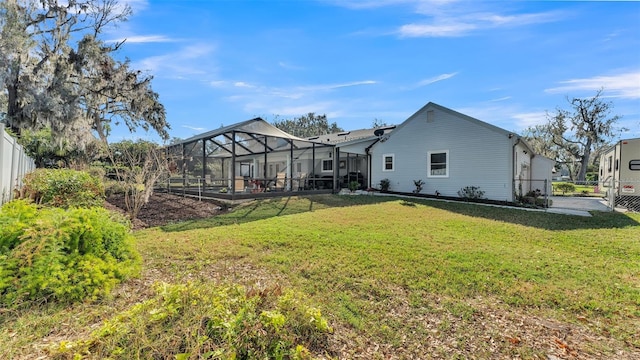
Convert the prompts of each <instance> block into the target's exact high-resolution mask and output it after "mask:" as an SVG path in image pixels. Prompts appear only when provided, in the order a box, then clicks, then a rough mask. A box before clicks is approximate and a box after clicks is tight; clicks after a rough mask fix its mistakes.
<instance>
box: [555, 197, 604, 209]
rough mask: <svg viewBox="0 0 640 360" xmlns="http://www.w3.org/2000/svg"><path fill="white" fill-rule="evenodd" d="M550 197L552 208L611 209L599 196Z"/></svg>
mask: <svg viewBox="0 0 640 360" xmlns="http://www.w3.org/2000/svg"><path fill="white" fill-rule="evenodd" d="M550 199H551V200H553V204H552V205H551V208H552V209H553V208H557V209H572V210H584V211H591V210H597V211H611V210H610V209H609V207H607V205H606V201H605V200H603V199H602V198H599V197H578V196H576V197H573V196H551V197H550Z"/></svg>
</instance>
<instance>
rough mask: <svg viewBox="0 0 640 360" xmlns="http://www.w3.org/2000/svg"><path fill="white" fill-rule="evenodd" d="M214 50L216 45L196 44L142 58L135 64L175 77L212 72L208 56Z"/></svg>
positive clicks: (140, 67) (138, 66)
mask: <svg viewBox="0 0 640 360" xmlns="http://www.w3.org/2000/svg"><path fill="white" fill-rule="evenodd" d="M213 50H214V47H213V46H211V45H209V44H195V45H190V46H186V47H183V48H181V49H179V50H178V51H175V52H172V53H168V54H164V55H158V56H151V57H148V58H145V59H142V60H140V61H138V62H136V64H134V65H135V67H136V68H138V69H142V70H143V71H149V72H151V73H153V74H156V75H158V74H163V75H165V76H170V77H173V78H184V76H188V75H202V74H208V73H210V72H211V66H209V65H208V64H207V63H208V62H209V61H208V58H209V56H210V55H211V53H212V52H213Z"/></svg>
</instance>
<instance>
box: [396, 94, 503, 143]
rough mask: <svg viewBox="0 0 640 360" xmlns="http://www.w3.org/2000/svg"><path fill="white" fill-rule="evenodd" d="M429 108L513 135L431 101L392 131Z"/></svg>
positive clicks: (500, 132)
mask: <svg viewBox="0 0 640 360" xmlns="http://www.w3.org/2000/svg"><path fill="white" fill-rule="evenodd" d="M429 109H434V110H440V111H442V112H446V113H449V114H451V115H454V116H456V117H458V118H460V119H463V120H466V121H469V122H471V123H473V124H476V125H479V126H482V127H484V128H487V129H489V130H491V131H495V132H497V133H499V134H503V135H505V136H509V135H514V134H513V133H512V132H511V131H507V130H505V129H503V128H500V127H497V126H495V125H491V124H489V123H487V122H484V121H482V120H478V119H476V118H474V117H471V116H469V115H465V114H463V113H461V112H457V111H455V110H452V109H449V108H447V107H444V106H442V105H438V104H436V103H433V102H429V103H427V104H426V105H425V106H423V107H421V108H420V109H419V110H418V111H416V112H415V113H413V114H412V115H411V116H409V117H408V118H407V120H405V121H404V122H402V124H400V125H398V127H397V128H396V131H394V133H398V132H399V130H400V129H402V128H403V127H404V126H406V124H408V123H410V122H412V121H414V120H416V119H417V118H418V116H417V115H418V114H419V113H421V112H426V111H428V110H429ZM391 136H393V134H391Z"/></svg>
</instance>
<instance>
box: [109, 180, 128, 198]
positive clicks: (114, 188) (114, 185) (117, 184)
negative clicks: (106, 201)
mask: <svg viewBox="0 0 640 360" xmlns="http://www.w3.org/2000/svg"><path fill="white" fill-rule="evenodd" d="M126 190H127V186H126V185H125V183H124V182H123V181H118V180H105V181H104V194H105V196H106V197H109V196H111V195H116V194H124V193H125V191H126Z"/></svg>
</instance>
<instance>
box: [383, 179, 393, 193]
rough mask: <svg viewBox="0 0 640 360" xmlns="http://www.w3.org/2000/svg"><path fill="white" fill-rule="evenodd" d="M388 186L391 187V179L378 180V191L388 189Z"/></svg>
mask: <svg viewBox="0 0 640 360" xmlns="http://www.w3.org/2000/svg"><path fill="white" fill-rule="evenodd" d="M390 187H391V180H389V179H382V180H380V191H389V188H390Z"/></svg>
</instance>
